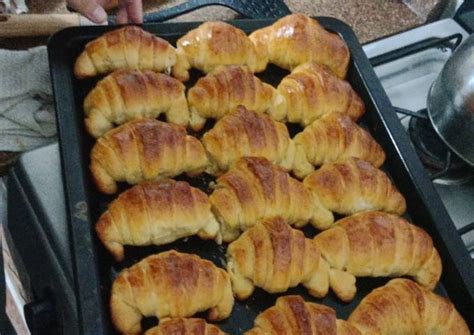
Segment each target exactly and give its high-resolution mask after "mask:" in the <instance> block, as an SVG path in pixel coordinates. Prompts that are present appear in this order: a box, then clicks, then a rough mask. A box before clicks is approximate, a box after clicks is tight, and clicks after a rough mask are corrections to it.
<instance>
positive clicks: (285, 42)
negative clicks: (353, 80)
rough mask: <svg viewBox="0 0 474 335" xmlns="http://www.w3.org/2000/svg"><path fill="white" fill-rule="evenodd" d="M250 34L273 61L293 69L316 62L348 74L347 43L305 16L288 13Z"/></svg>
mask: <svg viewBox="0 0 474 335" xmlns="http://www.w3.org/2000/svg"><path fill="white" fill-rule="evenodd" d="M249 37H250V39H251V40H252V42H253V43H254V44H255V45H256V47H257V49H258V50H265V51H266V52H267V55H268V59H269V61H270V63H273V64H276V65H278V66H280V67H282V68H284V69H287V70H290V71H291V70H292V69H294V68H295V67H297V66H298V65H300V64H303V63H306V62H309V61H313V62H316V63H318V64H322V65H324V66H326V67H328V68H329V69H330V70H331V71H332V72H333V73H334V74H335V75H336V76H338V77H339V78H344V77H345V76H346V73H347V68H348V66H349V58H350V54H349V49H348V48H347V45H346V43H345V42H344V41H343V40H342V39H341V38H340V37H339V36H338V35H336V34H333V33H330V32H328V31H326V30H325V29H324V28H323V27H322V26H321V25H320V24H319V23H318V21H316V20H315V19H312V18H310V17H308V16H306V15H303V14H292V15H288V16H285V17H283V18H281V19H279V20H278V21H276V22H275V23H274V24H272V25H271V26H269V27H265V28H262V29H259V30H256V31H254V32H253V33H252V34H250V36H249Z"/></svg>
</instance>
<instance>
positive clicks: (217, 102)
mask: <svg viewBox="0 0 474 335" xmlns="http://www.w3.org/2000/svg"><path fill="white" fill-rule="evenodd" d="M188 102H189V108H190V111H191V128H193V129H194V130H200V129H202V127H203V126H204V124H205V122H206V119H209V118H212V119H220V118H222V117H223V116H224V115H226V114H228V113H230V112H232V111H234V110H235V109H236V108H237V106H238V105H243V106H245V107H246V108H248V109H250V110H253V111H255V112H257V113H263V112H266V111H269V110H272V114H275V115H279V114H284V113H285V109H286V107H285V105H286V104H285V100H284V98H283V97H282V96H281V95H280V94H279V93H278V91H277V90H276V89H275V88H274V87H272V86H271V85H268V84H266V83H264V82H262V81H260V79H258V78H257V77H255V76H254V75H253V73H252V71H250V70H249V68H248V67H247V66H242V65H226V66H219V67H218V68H216V69H215V70H213V71H211V72H210V73H209V74H208V75H207V76H205V77H203V78H200V79H199V80H198V81H197V83H196V85H194V86H193V87H191V89H190V90H189V91H188Z"/></svg>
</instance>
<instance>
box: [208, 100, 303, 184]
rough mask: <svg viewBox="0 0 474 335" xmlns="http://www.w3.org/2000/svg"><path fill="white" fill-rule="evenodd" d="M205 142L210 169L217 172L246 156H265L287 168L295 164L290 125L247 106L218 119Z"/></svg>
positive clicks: (226, 168) (214, 172) (220, 172)
mask: <svg viewBox="0 0 474 335" xmlns="http://www.w3.org/2000/svg"><path fill="white" fill-rule="evenodd" d="M202 143H203V144H204V147H205V148H206V151H207V153H208V156H209V160H210V163H209V166H208V168H207V170H206V171H207V172H208V173H210V174H213V175H220V174H222V173H223V172H225V171H227V170H229V168H230V166H231V165H232V163H234V162H235V161H237V160H238V159H239V158H241V157H245V156H256V157H264V158H266V159H268V160H270V161H271V162H273V163H275V164H277V165H279V166H281V167H282V168H284V169H285V170H290V169H291V168H292V166H293V160H294V155H295V145H294V143H293V141H292V140H291V139H290V135H289V134H288V129H287V128H286V126H285V125H284V124H283V123H280V122H276V121H273V120H272V119H271V118H270V117H269V116H268V115H265V114H258V113H256V112H253V111H249V110H247V109H246V108H245V107H243V106H239V107H238V108H237V110H236V111H234V112H232V113H230V114H227V115H226V116H224V117H223V118H222V119H220V120H219V121H217V123H216V124H215V126H214V128H212V129H211V130H210V131H208V132H207V133H206V134H204V136H203V138H202Z"/></svg>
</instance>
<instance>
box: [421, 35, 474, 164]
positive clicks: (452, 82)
mask: <svg viewBox="0 0 474 335" xmlns="http://www.w3.org/2000/svg"><path fill="white" fill-rule="evenodd" d="M427 106H428V116H429V118H430V121H431V123H432V124H433V127H434V129H435V130H436V132H437V133H438V134H439V136H440V137H441V139H442V140H443V141H444V142H445V143H446V145H447V146H448V147H449V148H450V149H451V150H452V151H454V153H456V154H457V155H458V156H459V157H460V158H462V159H463V160H464V161H466V162H467V163H468V164H469V165H472V166H474V35H471V36H469V37H468V38H467V39H466V41H464V43H463V44H462V45H461V46H459V47H458V49H457V50H456V51H455V52H454V53H453V55H452V56H451V57H450V58H449V60H448V61H447V62H446V64H445V65H444V67H443V69H442V70H441V73H440V74H439V75H438V78H436V80H435V82H434V83H433V85H432V86H431V88H430V91H429V93H428V101H427Z"/></svg>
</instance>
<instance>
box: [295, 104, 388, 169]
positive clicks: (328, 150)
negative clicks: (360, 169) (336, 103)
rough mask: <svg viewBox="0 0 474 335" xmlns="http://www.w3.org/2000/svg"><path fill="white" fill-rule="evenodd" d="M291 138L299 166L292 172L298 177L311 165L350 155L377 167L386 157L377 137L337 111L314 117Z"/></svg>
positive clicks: (296, 162)
mask: <svg viewBox="0 0 474 335" xmlns="http://www.w3.org/2000/svg"><path fill="white" fill-rule="evenodd" d="M293 141H294V142H295V145H296V155H295V164H294V165H295V166H296V167H298V168H299V169H294V170H293V172H294V173H295V175H296V176H297V177H299V178H304V177H305V176H306V175H308V174H309V173H310V172H312V171H313V170H314V167H313V166H320V165H323V164H326V163H333V162H337V161H340V160H344V159H347V158H350V157H356V158H360V159H362V160H365V161H368V162H370V163H372V165H374V166H375V167H380V166H381V165H382V164H383V162H384V161H385V152H384V151H383V149H382V147H381V146H380V145H379V144H378V143H377V141H375V140H374V138H373V137H372V136H371V135H370V134H369V133H368V132H367V131H366V130H364V129H363V128H361V127H359V126H358V125H357V124H356V123H355V122H354V121H352V120H351V119H350V117H348V116H346V115H342V114H339V113H334V114H328V115H325V116H323V117H322V118H320V119H319V120H316V121H314V122H313V123H312V124H311V125H310V126H308V127H306V128H305V129H304V130H303V131H302V132H301V133H299V134H297V135H296V136H295V138H294V139H293ZM300 162H301V163H300ZM306 162H308V164H305V163H306Z"/></svg>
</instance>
